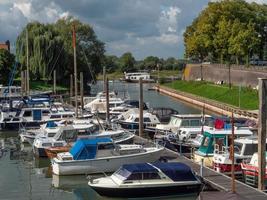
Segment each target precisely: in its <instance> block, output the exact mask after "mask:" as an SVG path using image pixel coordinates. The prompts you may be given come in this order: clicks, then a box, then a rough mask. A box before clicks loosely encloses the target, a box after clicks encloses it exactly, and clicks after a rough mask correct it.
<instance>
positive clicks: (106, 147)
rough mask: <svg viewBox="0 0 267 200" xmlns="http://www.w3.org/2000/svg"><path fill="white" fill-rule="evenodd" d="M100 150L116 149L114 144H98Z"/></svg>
mask: <svg viewBox="0 0 267 200" xmlns="http://www.w3.org/2000/svg"><path fill="white" fill-rule="evenodd" d="M97 148H98V150H100V149H101V150H104V149H105V150H106V149H114V148H115V147H114V144H112V143H109V144H98V147H97Z"/></svg>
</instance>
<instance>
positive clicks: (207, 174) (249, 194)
mask: <svg viewBox="0 0 267 200" xmlns="http://www.w3.org/2000/svg"><path fill="white" fill-rule="evenodd" d="M135 141H136V142H138V143H145V142H147V141H148V140H146V139H144V138H140V137H138V136H136V137H135ZM162 156H163V157H164V158H166V159H167V160H168V161H169V162H183V163H185V164H187V165H188V166H190V167H191V168H192V169H193V170H194V171H195V172H196V173H197V174H200V168H201V166H200V165H199V164H197V163H195V162H193V161H192V160H190V159H188V158H186V157H184V156H181V155H179V154H178V153H176V152H174V151H171V150H168V149H165V150H164V153H163V155H162ZM202 175H203V179H204V181H205V182H206V183H207V184H209V185H211V186H212V187H213V188H215V189H218V190H220V191H224V192H231V182H232V179H231V177H228V176H226V175H224V174H221V173H218V172H216V171H214V170H212V169H210V168H207V167H203V170H202ZM235 182H236V195H237V196H238V197H239V198H240V199H257V200H266V199H267V193H264V192H262V191H259V190H257V189H256V188H253V187H251V186H248V185H246V184H245V183H242V182H240V181H237V180H236V181H235Z"/></svg>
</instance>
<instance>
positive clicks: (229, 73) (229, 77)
mask: <svg viewBox="0 0 267 200" xmlns="http://www.w3.org/2000/svg"><path fill="white" fill-rule="evenodd" d="M228 81H229V88H232V84H231V64H230V63H228Z"/></svg>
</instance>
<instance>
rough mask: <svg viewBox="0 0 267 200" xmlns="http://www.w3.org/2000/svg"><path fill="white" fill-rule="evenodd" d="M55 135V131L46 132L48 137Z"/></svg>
mask: <svg viewBox="0 0 267 200" xmlns="http://www.w3.org/2000/svg"><path fill="white" fill-rule="evenodd" d="M55 135H56V133H48V134H47V136H48V137H54V136H55Z"/></svg>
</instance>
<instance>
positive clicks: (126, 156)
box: [51, 138, 164, 175]
mask: <svg viewBox="0 0 267 200" xmlns="http://www.w3.org/2000/svg"><path fill="white" fill-rule="evenodd" d="M163 149H164V147H162V146H152V147H143V146H142V145H135V144H133V145H117V144H114V143H113V141H112V139H111V138H96V139H88V140H85V139H84V140H78V141H77V142H76V143H75V144H74V146H73V147H72V148H71V150H70V151H69V152H66V153H59V154H57V157H56V158H53V159H52V160H51V163H52V170H53V173H54V174H57V175H73V174H93V173H103V172H114V171H115V170H117V169H118V168H119V167H120V166H121V165H122V164H126V163H129V164H130V163H137V162H147V161H148V162H155V161H157V160H158V159H159V158H160V156H161V152H162V151H163Z"/></svg>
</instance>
